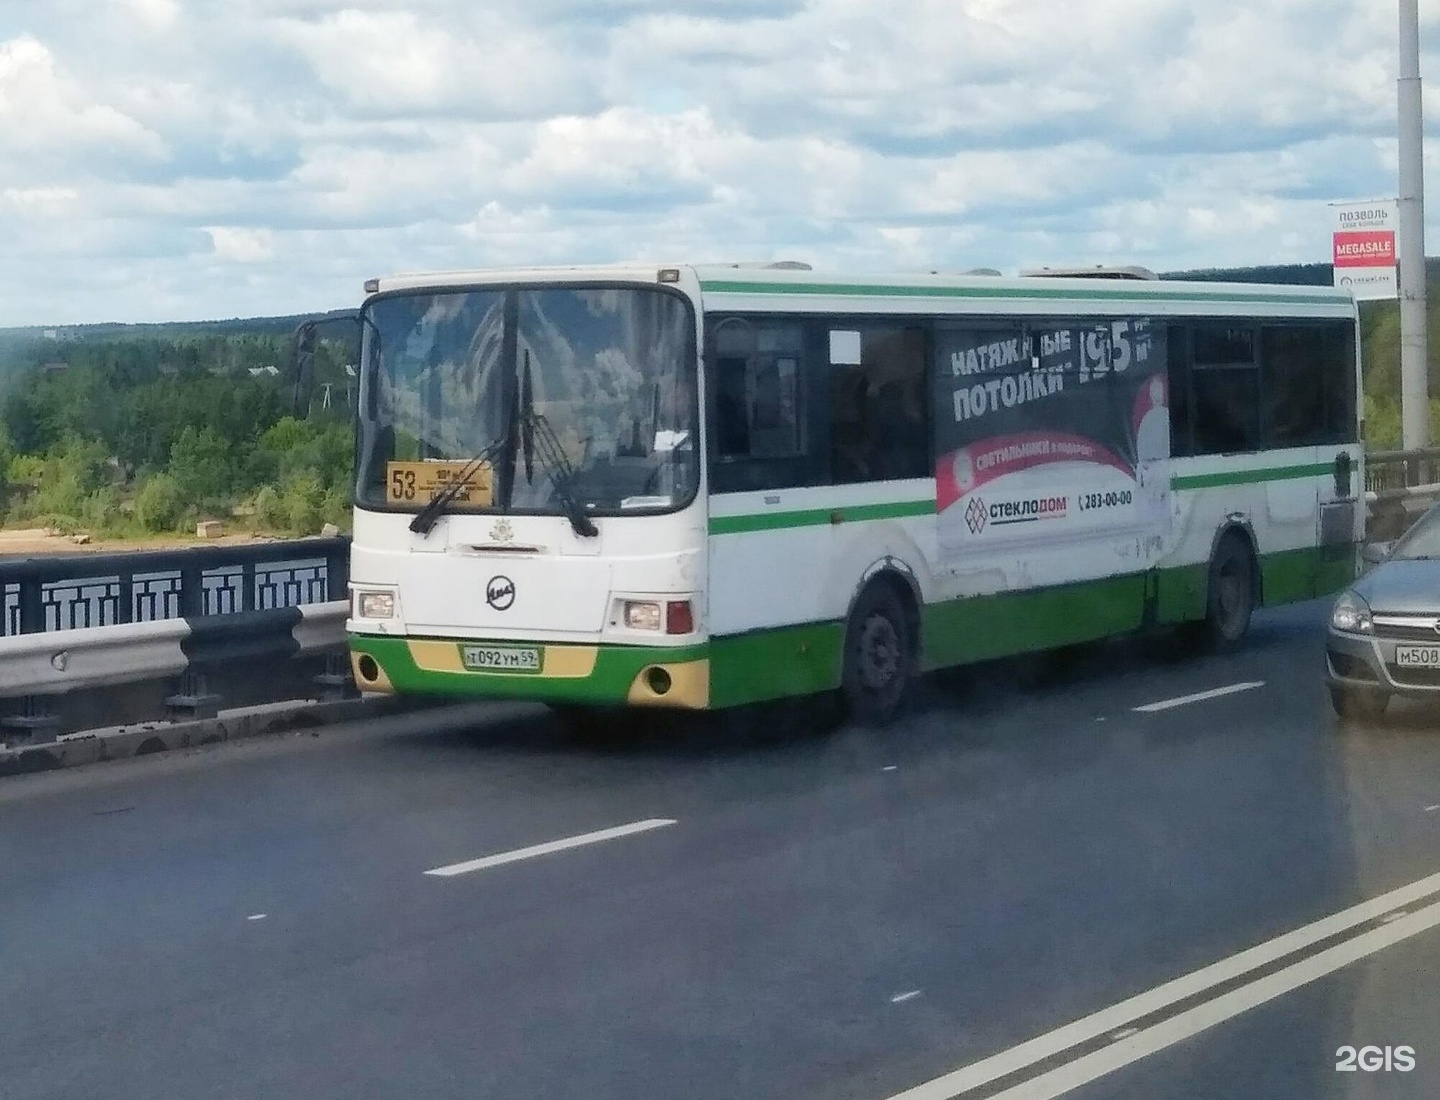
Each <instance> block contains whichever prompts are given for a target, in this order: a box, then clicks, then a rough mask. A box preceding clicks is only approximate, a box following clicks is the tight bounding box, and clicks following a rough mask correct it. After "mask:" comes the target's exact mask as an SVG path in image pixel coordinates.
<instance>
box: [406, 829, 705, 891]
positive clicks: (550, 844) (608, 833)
mask: <svg viewBox="0 0 1440 1100" xmlns="http://www.w3.org/2000/svg"><path fill="white" fill-rule="evenodd" d="M675 824H678V822H676V821H674V820H672V819H671V818H668V817H666V818H650V819H648V820H645V821H632V822H631V823H630V824H629V825H616V826H615V827H614V828H613V829H600V830H597V831H596V832H593V833H582V834H580V835H579V836H568V837H565V838H564V839H563V840H551V841H547V842H546V843H544V844H532V845H531V846H530V847H528V848H516V849H514V850H513V851H509V852H498V853H496V854H495V855H493V856H481V857H480V858H479V859H468V860H466V861H465V862H464V863H451V864H447V865H446V866H444V867H433V868H431V869H430V870H428V871H426V872H425V873H426V874H427V875H436V876H438V877H440V878H452V877H454V876H455V875H468V874H469V873H470V872H472V871H483V870H486V869H487V868H490V867H499V866H501V865H502V864H505V863H518V862H519V861H520V860H522V859H534V858H535V857H536V856H547V855H549V854H550V853H552V852H563V851H565V850H566V849H568V848H582V847H584V846H585V845H587V844H599V843H600V842H601V841H605V840H616V839H618V838H620V837H622V836H633V835H635V834H636V833H648V832H650V831H651V830H652V829H663V828H665V827H666V826H668V825H675Z"/></svg>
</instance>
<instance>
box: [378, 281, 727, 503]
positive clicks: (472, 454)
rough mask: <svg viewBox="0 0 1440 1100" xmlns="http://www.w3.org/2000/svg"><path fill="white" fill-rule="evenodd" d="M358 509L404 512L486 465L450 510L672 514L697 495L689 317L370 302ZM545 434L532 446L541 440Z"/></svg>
mask: <svg viewBox="0 0 1440 1100" xmlns="http://www.w3.org/2000/svg"><path fill="white" fill-rule="evenodd" d="M363 330H364V340H363V347H362V353H361V359H362V363H361V401H360V425H359V436H360V438H359V443H360V455H359V462H358V464H357V482H358V483H357V486H356V500H357V502H358V503H359V504H360V506H361V507H372V508H395V509H401V510H414V509H418V508H421V507H423V506H424V505H425V504H426V503H427V502H428V501H429V500H430V499H431V497H433V496H434V495H435V494H436V492H438V491H439V490H440V489H442V488H444V486H445V484H446V479H447V478H460V477H467V476H469V475H467V474H465V473H462V472H461V471H462V470H464V469H465V467H466V466H467V464H470V463H471V462H472V460H473V459H475V458H476V457H477V456H480V455H482V454H483V455H485V456H486V461H485V462H483V463H481V464H480V466H481V468H480V469H479V470H478V471H477V473H476V474H475V475H473V478H472V479H471V480H469V481H468V483H467V491H466V492H464V493H461V494H458V495H457V496H456V497H455V499H454V502H453V510H455V511H471V512H477V511H478V512H516V513H542V514H567V511H568V510H567V506H566V498H567V497H569V498H571V500H572V501H578V502H579V505H580V507H582V508H583V509H584V510H585V511H586V512H587V513H590V514H597V515H603V514H631V513H636V512H647V511H648V512H653V511H669V510H673V509H676V508H680V507H683V506H684V505H686V504H687V503H688V502H689V501H691V500H692V499H693V498H694V495H695V492H696V488H697V485H698V481H699V456H698V449H697V447H696V439H697V435H698V432H697V421H698V403H697V400H696V385H695V381H696V368H695V335H694V332H695V329H694V315H693V312H692V310H691V308H690V305H689V302H688V301H687V300H686V299H685V298H684V297H682V296H681V295H679V294H678V293H674V292H671V291H668V290H661V289H652V288H641V287H629V288H625V287H621V288H616V287H593V288H584V287H573V286H566V287H541V288H528V287H527V288H513V289H473V290H445V291H441V292H419V293H407V294H399V295H392V296H387V297H382V298H377V299H375V300H374V301H372V302H371V303H369V304H368V305H367V307H366V308H365V311H364V326H363ZM537 434H538V435H540V436H541V437H542V438H541V439H539V440H538V442H537V440H536V436H537Z"/></svg>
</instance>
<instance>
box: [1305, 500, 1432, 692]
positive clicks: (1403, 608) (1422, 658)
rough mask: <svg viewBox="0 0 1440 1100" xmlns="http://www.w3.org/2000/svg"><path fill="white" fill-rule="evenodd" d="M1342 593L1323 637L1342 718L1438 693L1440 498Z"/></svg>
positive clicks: (1374, 554)
mask: <svg viewBox="0 0 1440 1100" xmlns="http://www.w3.org/2000/svg"><path fill="white" fill-rule="evenodd" d="M1365 558H1366V560H1367V561H1371V562H1374V563H1375V564H1374V568H1372V569H1371V570H1370V571H1369V572H1367V573H1365V575H1364V576H1362V577H1361V578H1360V579H1359V580H1358V581H1356V582H1355V583H1354V584H1353V585H1351V586H1350V588H1348V589H1346V590H1345V591H1344V592H1343V593H1341V595H1340V598H1339V599H1337V600H1336V601H1335V606H1334V608H1333V609H1332V610H1331V612H1330V630H1329V633H1328V634H1327V636H1326V639H1325V666H1326V669H1325V670H1326V681H1327V684H1328V686H1329V688H1330V701H1331V702H1332V703H1333V704H1334V706H1335V711H1336V713H1337V714H1339V715H1341V716H1342V717H1345V718H1378V717H1379V716H1380V715H1381V713H1383V712H1384V710H1385V707H1386V705H1387V704H1388V703H1389V702H1390V699H1391V698H1392V697H1393V696H1396V695H1401V696H1409V697H1412V698H1417V699H1423V698H1435V699H1440V505H1436V506H1435V507H1433V508H1431V509H1430V510H1429V511H1428V512H1426V513H1425V514H1424V515H1423V516H1421V517H1420V518H1419V519H1418V520H1416V521H1415V524H1414V525H1413V526H1412V527H1411V528H1410V530H1408V531H1406V532H1405V534H1404V535H1403V536H1402V537H1401V538H1400V539H1398V540H1397V541H1396V542H1395V543H1394V544H1393V545H1392V546H1391V547H1390V549H1389V551H1388V552H1386V551H1385V550H1384V549H1383V548H1378V549H1377V548H1375V547H1367V548H1366V552H1365Z"/></svg>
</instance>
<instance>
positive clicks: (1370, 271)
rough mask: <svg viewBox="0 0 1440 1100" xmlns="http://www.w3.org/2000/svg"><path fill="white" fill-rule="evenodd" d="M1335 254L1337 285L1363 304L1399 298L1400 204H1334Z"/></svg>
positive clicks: (1386, 200)
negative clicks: (1397, 267)
mask: <svg viewBox="0 0 1440 1100" xmlns="http://www.w3.org/2000/svg"><path fill="white" fill-rule="evenodd" d="M1330 209H1331V211H1332V213H1333V222H1332V231H1331V252H1332V256H1333V260H1334V264H1335V285H1336V286H1337V287H1344V288H1345V289H1347V290H1349V291H1350V292H1351V293H1352V294H1354V295H1355V297H1356V298H1357V299H1358V300H1359V301H1362V302H1364V301H1374V300H1376V299H1382V298H1398V297H1399V294H1400V283H1399V279H1398V278H1397V276H1396V266H1395V265H1396V259H1397V252H1396V247H1395V235H1396V230H1397V229H1398V228H1399V223H1400V215H1399V204H1398V203H1397V202H1396V201H1395V200H1394V199H1382V200H1380V201H1377V202H1347V203H1331V206H1330Z"/></svg>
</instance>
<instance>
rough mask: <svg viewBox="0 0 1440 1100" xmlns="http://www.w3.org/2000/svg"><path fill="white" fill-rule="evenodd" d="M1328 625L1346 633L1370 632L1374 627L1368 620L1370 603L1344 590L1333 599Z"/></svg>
mask: <svg viewBox="0 0 1440 1100" xmlns="http://www.w3.org/2000/svg"><path fill="white" fill-rule="evenodd" d="M1330 625H1331V626H1332V627H1334V628H1335V629H1336V630H1343V631H1344V632H1345V633H1347V634H1370V633H1372V632H1373V631H1374V629H1375V626H1374V624H1373V623H1372V622H1371V621H1370V605H1369V604H1368V603H1366V602H1365V601H1364V600H1363V599H1361V598H1360V596H1359V595H1357V594H1356V593H1354V592H1346V593H1345V594H1344V595H1343V596H1341V597H1340V598H1339V599H1338V600H1336V601H1335V607H1334V609H1333V610H1332V611H1331V612H1330Z"/></svg>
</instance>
